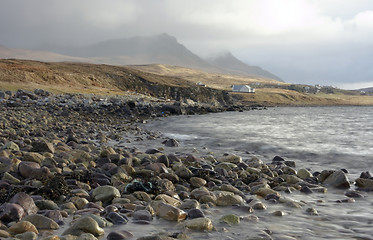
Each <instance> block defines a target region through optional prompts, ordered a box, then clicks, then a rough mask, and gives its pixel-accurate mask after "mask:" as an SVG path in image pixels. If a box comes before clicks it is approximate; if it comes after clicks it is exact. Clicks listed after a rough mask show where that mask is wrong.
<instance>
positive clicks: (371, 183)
mask: <svg viewBox="0 0 373 240" xmlns="http://www.w3.org/2000/svg"><path fill="white" fill-rule="evenodd" d="M355 185H356V186H357V187H358V188H360V189H364V190H367V191H372V190H373V180H372V179H368V178H357V179H356V180H355Z"/></svg>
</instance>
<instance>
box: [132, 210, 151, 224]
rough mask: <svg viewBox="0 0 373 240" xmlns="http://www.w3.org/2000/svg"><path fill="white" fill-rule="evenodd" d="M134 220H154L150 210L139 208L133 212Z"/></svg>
mask: <svg viewBox="0 0 373 240" xmlns="http://www.w3.org/2000/svg"><path fill="white" fill-rule="evenodd" d="M132 217H133V220H145V221H149V222H150V221H152V220H153V217H152V215H151V214H150V212H149V211H148V210H138V211H135V212H134V213H133V214H132Z"/></svg>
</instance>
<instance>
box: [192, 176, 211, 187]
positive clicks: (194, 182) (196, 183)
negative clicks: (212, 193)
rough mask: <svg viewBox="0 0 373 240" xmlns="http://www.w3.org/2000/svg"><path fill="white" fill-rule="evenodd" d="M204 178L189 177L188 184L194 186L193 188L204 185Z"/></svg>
mask: <svg viewBox="0 0 373 240" xmlns="http://www.w3.org/2000/svg"><path fill="white" fill-rule="evenodd" d="M206 183H207V182H206V180H205V179H203V178H199V177H191V178H190V184H191V185H192V186H193V187H195V188H199V187H202V186H204V185H206Z"/></svg>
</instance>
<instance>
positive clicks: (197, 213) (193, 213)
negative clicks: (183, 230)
mask: <svg viewBox="0 0 373 240" xmlns="http://www.w3.org/2000/svg"><path fill="white" fill-rule="evenodd" d="M200 217H205V214H204V213H203V212H202V211H201V209H197V208H193V209H190V210H189V211H188V218H189V219H193V218H200Z"/></svg>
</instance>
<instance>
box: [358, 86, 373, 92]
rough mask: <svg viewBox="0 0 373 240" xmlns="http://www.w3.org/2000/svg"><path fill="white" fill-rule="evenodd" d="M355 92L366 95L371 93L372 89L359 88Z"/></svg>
mask: <svg viewBox="0 0 373 240" xmlns="http://www.w3.org/2000/svg"><path fill="white" fill-rule="evenodd" d="M356 91H359V92H366V93H373V87H369V88H360V89H357V90H356Z"/></svg>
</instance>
